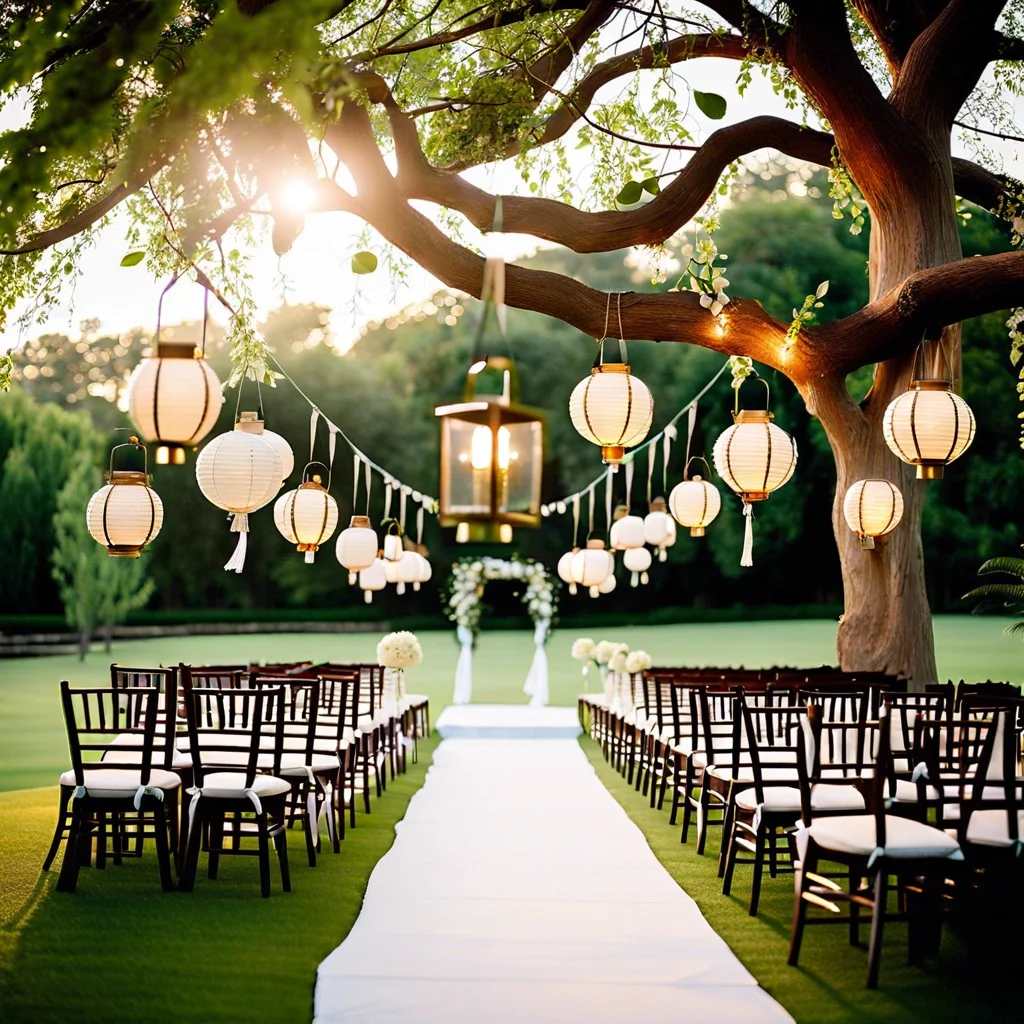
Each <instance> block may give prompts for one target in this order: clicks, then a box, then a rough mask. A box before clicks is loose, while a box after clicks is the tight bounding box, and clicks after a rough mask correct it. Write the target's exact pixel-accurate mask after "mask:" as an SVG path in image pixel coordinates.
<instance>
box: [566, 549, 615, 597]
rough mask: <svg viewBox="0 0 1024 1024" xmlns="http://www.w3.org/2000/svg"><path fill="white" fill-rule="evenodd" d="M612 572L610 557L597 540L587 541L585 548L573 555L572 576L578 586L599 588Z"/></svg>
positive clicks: (612, 566) (612, 565)
mask: <svg viewBox="0 0 1024 1024" xmlns="http://www.w3.org/2000/svg"><path fill="white" fill-rule="evenodd" d="M614 571H615V570H614V562H613V561H612V557H611V555H610V554H609V552H608V551H606V550H605V546H604V541H603V540H601V539H599V538H594V539H593V540H588V541H587V546H586V547H585V548H583V549H582V550H580V551H577V552H576V554H575V555H573V559H572V576H573V579H574V580H575V581H576V582H577V583H578V584H580V586H583V587H599V586H600V585H601V584H602V583H603V582H604V581H605V579H607V577H608V574H609V573H611V572H614Z"/></svg>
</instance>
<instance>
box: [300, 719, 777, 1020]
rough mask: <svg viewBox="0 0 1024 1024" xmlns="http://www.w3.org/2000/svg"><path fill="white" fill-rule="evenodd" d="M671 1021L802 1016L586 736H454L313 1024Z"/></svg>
mask: <svg viewBox="0 0 1024 1024" xmlns="http://www.w3.org/2000/svg"><path fill="white" fill-rule="evenodd" d="M342 855H344V850H343V851H342ZM659 1018H663V1019H666V1020H673V1021H700V1022H704V1021H711V1022H714V1024H756V1022H771V1024H776V1022H784V1021H791V1018H790V1016H789V1015H788V1014H787V1013H786V1012H785V1010H783V1009H782V1007H780V1006H779V1005H778V1004H777V1003H776V1002H775V1001H774V1000H773V999H772V998H771V997H770V996H769V995H768V994H767V993H766V992H764V991H763V990H762V989H760V988H759V987H758V986H757V983H756V982H755V981H754V979H753V977H752V976H751V975H750V974H749V973H748V972H747V971H746V969H745V968H744V967H743V966H742V965H741V964H740V962H739V961H738V960H737V959H736V957H735V956H734V955H733V953H732V952H731V951H730V949H729V947H728V946H727V945H726V944H725V943H724V942H723V941H722V940H721V939H720V938H719V937H718V936H717V935H716V934H715V933H714V931H712V929H711V927H710V925H708V923H707V922H706V921H705V920H704V918H703V917H702V916H701V914H700V911H699V910H698V909H697V906H696V904H695V903H694V902H693V900H692V899H690V897H689V896H687V895H686V893H684V892H683V891H682V890H681V889H680V888H679V887H678V886H677V885H676V883H675V882H674V881H673V880H672V879H671V878H670V877H669V875H668V873H667V872H666V871H665V870H664V868H662V866H661V865H660V864H659V863H658V861H657V859H656V858H655V857H654V854H653V853H651V850H650V848H649V847H648V845H647V843H646V841H645V840H644V837H643V835H642V834H641V832H640V831H639V830H638V829H637V828H636V827H635V826H634V825H633V823H632V822H631V821H630V820H629V818H628V817H627V816H626V814H625V813H624V812H623V810H622V808H621V807H619V805H618V804H617V803H616V802H615V800H614V798H613V797H612V796H611V794H609V793H608V791H607V790H606V789H605V787H604V786H603V785H602V783H601V782H600V780H599V779H598V778H597V776H596V774H595V773H594V770H593V769H592V767H591V766H590V764H589V763H588V761H587V758H586V756H585V755H584V753H583V751H582V750H581V749H580V747H579V746H578V744H577V743H576V742H575V741H574V740H569V739H548V740H543V739H541V740H534V739H526V740H519V739H504V740H496V739H455V740H446V741H445V742H443V743H442V744H441V745H440V747H439V748H438V749H437V752H436V754H435V757H434V764H433V767H432V768H431V769H430V772H429V774H428V776H427V780H426V783H425V785H424V787H423V789H421V790H420V792H418V793H417V794H416V795H415V796H414V797H413V799H412V802H411V803H410V805H409V810H408V813H407V814H406V816H405V818H404V820H403V821H401V822H400V823H399V825H398V837H397V839H396V841H395V844H394V846H393V848H392V849H391V851H390V852H389V853H388V854H387V855H386V856H385V857H384V858H382V860H381V861H380V862H379V863H378V865H377V867H376V868H375V869H374V872H373V874H372V876H371V878H370V883H369V887H368V889H367V893H366V898H365V901H364V903H363V908H362V912H361V913H360V915H359V918H358V920H357V921H356V923H355V926H354V927H353V928H352V931H351V933H350V934H349V936H348V937H347V938H346V939H345V941H344V942H343V943H342V944H341V946H339V947H338V948H337V949H336V950H334V952H333V953H331V954H330V956H328V957H327V959H326V960H324V962H323V963H322V964H321V965H320V969H319V972H318V978H317V985H316V999H315V1024H342V1022H346V1024H348V1022H354V1021H358V1022H366V1024H392V1022H395V1024H397V1022H402V1024H478V1022H479V1024H547V1022H551V1024H577V1022H579V1024H591V1022H593V1024H605V1022H617V1024H623V1022H634V1021H636V1022H639V1021H651V1020H657V1019H659Z"/></svg>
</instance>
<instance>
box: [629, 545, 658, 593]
mask: <svg viewBox="0 0 1024 1024" xmlns="http://www.w3.org/2000/svg"><path fill="white" fill-rule="evenodd" d="M651 561H652V559H651V553H650V551H648V550H647V548H630V549H629V550H628V551H626V552H624V554H623V556H622V564H623V565H624V566H625V567H626V568H627V569H628V570H629V571H630V572H631V573H632V574H633V576H632V579H631V581H630V585H631V586H634V587H635V586H636V585H637V583H639V582H641V581H642V582H643V583H647V570H648V569H650V567H651Z"/></svg>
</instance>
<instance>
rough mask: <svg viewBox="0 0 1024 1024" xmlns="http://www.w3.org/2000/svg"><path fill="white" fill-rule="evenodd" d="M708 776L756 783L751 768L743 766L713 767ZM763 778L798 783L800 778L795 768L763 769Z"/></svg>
mask: <svg viewBox="0 0 1024 1024" xmlns="http://www.w3.org/2000/svg"><path fill="white" fill-rule="evenodd" d="M708 774H709V775H713V776H714V777H715V778H716V779H722V780H723V781H724V782H730V781H735V782H753V781H754V773H753V771H752V770H751V768H750V766H749V765H743V764H741V765H740V766H739V768H719V767H718V766H717V765H712V766H711V767H710V768H709V769H708ZM761 778H763V779H764V780H765V781H766V782H797V781H799V778H800V776H799V774H798V773H797V769H796V767H795V766H794V767H792V768H762V769H761Z"/></svg>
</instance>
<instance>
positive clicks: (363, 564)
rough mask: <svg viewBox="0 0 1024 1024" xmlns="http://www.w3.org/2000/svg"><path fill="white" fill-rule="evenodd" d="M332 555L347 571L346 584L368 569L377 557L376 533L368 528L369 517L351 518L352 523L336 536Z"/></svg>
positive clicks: (353, 581)
mask: <svg viewBox="0 0 1024 1024" xmlns="http://www.w3.org/2000/svg"><path fill="white" fill-rule="evenodd" d="M334 554H335V557H336V558H337V559H338V561H339V562H340V563H341V565H342V566H343V567H344V568H346V569H348V582H349V584H353V583H355V582H356V575H355V574H356V573H357V572H360V571H361V570H363V569H369V567H370V566H371V565H373V562H374V559H375V558H376V557H377V532H376V531H375V530H374V529H373V527H372V526H370V518H369V516H353V517H352V521H351V522H350V523H349V524H348V526H346V527H345V529H344V530H342V531H341V533H339V534H338V542H337V543H336V544H335V545H334Z"/></svg>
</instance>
